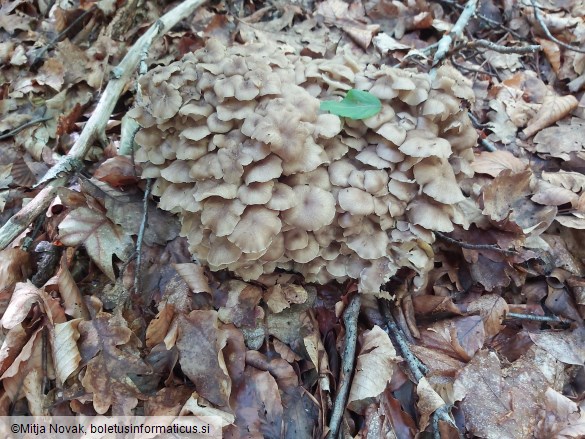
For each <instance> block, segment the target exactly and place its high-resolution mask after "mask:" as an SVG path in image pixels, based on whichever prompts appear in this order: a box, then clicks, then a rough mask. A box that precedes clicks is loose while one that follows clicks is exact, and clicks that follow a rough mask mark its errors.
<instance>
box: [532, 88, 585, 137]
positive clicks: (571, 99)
mask: <svg viewBox="0 0 585 439" xmlns="http://www.w3.org/2000/svg"><path fill="white" fill-rule="evenodd" d="M578 105H579V101H578V100H577V99H576V98H575V96H573V95H567V96H557V95H555V94H553V93H549V94H548V95H546V96H545V97H544V102H543V103H542V107H541V108H540V110H539V111H538V113H536V116H534V119H532V120H531V121H530V122H529V123H528V126H527V127H526V128H524V131H522V132H523V133H524V135H525V136H526V137H531V136H533V135H534V134H536V133H537V132H539V131H540V130H542V129H543V128H546V127H548V126H550V125H552V124H553V123H555V122H557V121H559V120H561V119H562V118H564V117H565V116H567V115H568V114H569V113H571V111H573V110H574V109H575V108H577V106H578Z"/></svg>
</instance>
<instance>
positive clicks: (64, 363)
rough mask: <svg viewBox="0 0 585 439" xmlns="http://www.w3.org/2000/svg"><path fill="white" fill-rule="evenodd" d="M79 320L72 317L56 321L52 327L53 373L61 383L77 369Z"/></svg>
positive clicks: (79, 360) (79, 357)
mask: <svg viewBox="0 0 585 439" xmlns="http://www.w3.org/2000/svg"><path fill="white" fill-rule="evenodd" d="M81 321H82V320H81V319H74V320H70V321H68V322H65V323H57V324H56V325H55V328H54V334H55V339H54V340H53V361H54V362H55V373H56V374H57V378H58V379H59V382H60V384H61V385H63V384H64V383H65V381H67V378H69V376H70V375H71V374H72V373H73V372H75V370H77V367H78V366H79V363H80V362H81V355H80V354H79V349H78V348H77V340H79V337H80V334H79V330H78V326H79V322H81Z"/></svg>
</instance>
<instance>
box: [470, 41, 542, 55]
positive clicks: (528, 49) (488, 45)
mask: <svg viewBox="0 0 585 439" xmlns="http://www.w3.org/2000/svg"><path fill="white" fill-rule="evenodd" d="M465 46H466V47H467V48H474V47H481V48H482V49H490V50H493V51H494V52H499V53H506V54H507V53H518V54H527V53H534V52H538V51H539V50H541V49H542V47H541V46H539V45H538V44H534V45H528V46H518V47H509V46H502V45H501V44H496V43H492V42H491V41H488V40H473V41H469V42H468V43H467V44H466V45H465Z"/></svg>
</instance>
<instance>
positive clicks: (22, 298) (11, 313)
mask: <svg viewBox="0 0 585 439" xmlns="http://www.w3.org/2000/svg"><path fill="white" fill-rule="evenodd" d="M39 291H40V290H39V289H38V288H37V287H35V286H34V285H33V284H32V283H31V281H29V280H27V281H26V282H19V283H17V284H16V286H15V287H14V293H12V297H11V299H10V303H9V304H8V308H7V309H6V311H5V312H4V315H3V316H2V319H1V322H2V326H3V327H4V328H6V329H11V328H14V327H15V326H16V325H18V324H20V323H22V321H23V320H24V319H26V316H27V315H28V313H29V311H30V309H31V307H32V306H33V305H34V304H35V303H38V302H40V300H41V299H40V297H39Z"/></svg>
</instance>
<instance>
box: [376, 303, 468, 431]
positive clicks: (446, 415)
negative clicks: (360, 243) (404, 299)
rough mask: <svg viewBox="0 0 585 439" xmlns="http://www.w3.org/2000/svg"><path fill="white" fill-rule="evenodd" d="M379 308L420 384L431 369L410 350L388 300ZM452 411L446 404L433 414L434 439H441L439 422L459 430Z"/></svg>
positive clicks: (389, 332) (411, 371) (391, 335)
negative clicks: (452, 416) (451, 413)
mask: <svg viewBox="0 0 585 439" xmlns="http://www.w3.org/2000/svg"><path fill="white" fill-rule="evenodd" d="M378 306H379V307H380V312H381V313H382V315H383V316H384V317H385V318H386V327H387V329H386V331H387V332H388V335H389V336H390V338H391V340H392V341H393V342H394V343H395V344H396V345H398V350H399V351H400V354H401V355H402V357H403V358H404V360H405V361H406V364H407V366H408V370H410V373H411V374H412V376H413V378H414V380H415V384H418V383H419V381H420V380H421V379H422V378H423V377H424V376H425V375H426V374H427V373H429V369H428V368H427V366H425V365H424V364H423V363H422V362H421V361H420V360H419V359H418V358H417V357H416V356H415V355H414V354H413V353H412V351H411V350H410V347H409V346H408V342H407V341H406V340H405V339H404V337H403V336H402V333H401V331H400V328H399V327H398V325H397V324H396V321H395V320H394V317H393V316H392V313H391V311H390V306H389V305H388V301H387V300H386V299H380V300H379V301H378ZM450 410H451V406H450V405H449V404H444V405H442V406H441V407H439V408H438V409H437V410H435V412H434V413H433V423H432V427H433V437H434V438H436V439H440V434H439V420H441V421H445V422H447V423H449V424H451V425H453V427H455V428H457V426H456V425H455V422H454V421H453V419H452V418H451V415H450ZM459 436H460V437H461V435H459Z"/></svg>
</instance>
